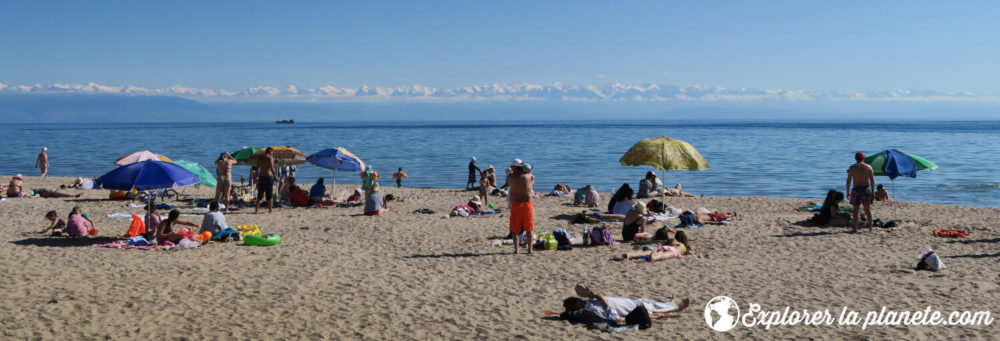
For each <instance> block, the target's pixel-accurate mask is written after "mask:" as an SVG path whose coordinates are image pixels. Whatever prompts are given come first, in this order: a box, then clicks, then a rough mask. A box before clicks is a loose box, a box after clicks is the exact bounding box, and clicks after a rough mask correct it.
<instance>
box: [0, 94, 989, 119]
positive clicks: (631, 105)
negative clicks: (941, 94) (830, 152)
mask: <svg viewBox="0 0 1000 341" xmlns="http://www.w3.org/2000/svg"><path fill="white" fill-rule="evenodd" d="M290 90H292V89H285V90H277V89H274V90H273V91H290ZM260 91H272V90H270V89H262V90H260ZM359 91H364V92H371V91H378V90H377V89H375V88H371V87H369V88H364V87H362V88H361V89H360V90H359ZM406 91H415V92H429V91H432V90H430V89H429V88H412V89H408V90H406ZM457 91H469V92H470V93H480V94H483V93H490V94H494V95H497V96H499V95H500V94H503V93H505V91H507V89H504V88H503V87H498V88H492V89H484V88H472V89H468V90H457ZM532 91H546V90H544V89H537V90H532ZM573 91H581V92H583V93H593V92H594V91H598V92H599V90H596V89H584V88H577V89H576V90H573ZM647 91H657V92H660V93H663V92H664V91H678V90H677V89H672V90H664V89H662V88H658V89H651V88H648V87H647V88H642V89H637V88H630V87H623V88H621V89H619V90H617V91H616V92H615V94H616V95H615V96H623V97H628V96H637V95H638V94H641V93H644V92H647ZM395 93H399V92H395ZM602 94H603V93H602ZM355 95H356V94H355ZM430 95H434V93H431V94H430ZM695 95H697V94H695ZM699 96H700V95H699ZM285 118H290V119H294V120H296V121H297V122H322V121H400V120H405V121H423V120H429V121H442V120H448V121H496V120H500V121H503V120H602V119H655V120H686V121H692V120H694V121H697V120H706V121H712V120H852V119H853V120H890V119H898V120H997V119H1000V106H998V105H997V104H996V103H992V102H987V103H980V102H928V101H898V102H897V101H839V100H820V101H801V102H773V101H770V102H769V101H749V102H747V101H713V102H698V101H624V100H623V101H614V100H609V101H564V100H493V101H474V100H470V101H445V102H426V101H374V102H372V101H368V102H365V101H355V102H316V103H311V102H257V101H234V102H212V101H210V102H203V101H198V100H194V99H192V98H190V97H177V96H164V95H123V94H114V95H113V94H21V93H2V94H0V122H3V123H32V122H163V121H184V122H224V121H240V122H251V121H256V122H273V121H274V120H277V119H285Z"/></svg>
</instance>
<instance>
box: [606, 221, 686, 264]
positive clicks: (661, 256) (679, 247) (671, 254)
mask: <svg viewBox="0 0 1000 341" xmlns="http://www.w3.org/2000/svg"><path fill="white" fill-rule="evenodd" d="M661 230H662V231H665V232H666V231H669V230H665V229H661ZM657 237H661V236H660V231H657ZM657 239H661V238H657ZM661 240H663V245H661V246H660V247H659V248H657V249H656V250H642V251H633V252H629V253H626V254H623V255H622V258H624V259H626V260H628V259H645V260H647V261H650V262H655V261H660V260H667V259H674V258H676V259H680V258H681V255H691V254H694V248H692V247H691V244H690V243H689V242H688V238H687V234H685V233H684V231H677V233H674V237H673V238H670V237H666V239H661Z"/></svg>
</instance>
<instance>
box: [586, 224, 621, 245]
mask: <svg viewBox="0 0 1000 341" xmlns="http://www.w3.org/2000/svg"><path fill="white" fill-rule="evenodd" d="M590 240H591V244H593V245H614V244H617V243H618V242H616V241H615V237H614V236H612V235H611V230H609V229H607V228H604V227H594V228H591V229H590Z"/></svg>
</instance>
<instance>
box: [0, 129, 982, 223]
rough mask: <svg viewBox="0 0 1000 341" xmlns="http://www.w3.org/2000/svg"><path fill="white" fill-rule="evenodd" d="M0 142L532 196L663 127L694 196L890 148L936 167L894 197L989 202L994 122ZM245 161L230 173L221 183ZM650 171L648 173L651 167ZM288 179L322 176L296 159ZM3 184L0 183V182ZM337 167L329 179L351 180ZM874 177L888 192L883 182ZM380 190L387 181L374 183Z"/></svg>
mask: <svg viewBox="0 0 1000 341" xmlns="http://www.w3.org/2000/svg"><path fill="white" fill-rule="evenodd" d="M0 132H2V134H3V136H4V137H5V138H4V140H5V146H6V148H4V152H3V155H4V156H3V159H2V160H3V162H0V174H7V175H10V174H15V173H24V174H25V175H38V171H37V170H36V169H33V168H32V167H33V164H34V159H35V156H36V155H37V153H38V151H39V150H40V148H41V147H43V146H46V147H48V148H49V160H50V163H51V166H52V169H51V170H50V173H49V174H50V175H53V176H99V175H102V174H104V173H105V172H108V171H110V170H112V169H113V168H114V166H113V164H112V162H113V161H114V160H116V159H117V158H118V157H120V156H122V155H124V154H128V153H131V152H134V151H138V150H145V149H148V150H151V151H153V152H157V153H161V154H164V155H167V156H169V157H171V158H173V159H184V160H192V161H196V162H199V163H201V164H202V165H204V166H206V168H209V169H211V170H213V171H214V166H212V162H213V161H214V160H215V159H216V158H217V157H218V155H219V153H220V152H222V151H229V152H232V151H235V150H237V149H240V148H241V147H243V146H268V145H288V146H292V147H296V148H298V149H300V150H302V151H303V152H305V153H306V154H311V153H314V152H316V151H319V150H321V149H324V148H328V147H335V146H341V147H345V148H347V149H348V150H350V151H352V152H353V153H354V154H356V155H358V156H359V157H361V158H362V159H363V160H364V161H365V162H366V163H368V164H371V165H374V166H375V167H376V170H378V171H379V172H380V173H381V174H383V178H386V179H388V178H389V177H390V176H389V175H390V174H392V173H393V172H395V171H396V168H397V167H404V169H405V171H406V172H407V173H409V175H410V177H409V179H407V180H406V181H405V182H404V185H405V186H409V187H430V188H461V187H463V186H464V185H465V181H466V176H467V167H466V166H467V164H468V162H469V158H470V157H472V156H476V157H477V158H478V159H479V162H477V164H478V165H479V166H480V167H482V168H485V167H486V166H488V165H490V164H493V165H495V166H496V167H497V169H498V176H499V181H500V182H501V183H502V182H503V181H504V180H503V170H502V169H503V168H504V167H505V166H506V165H508V164H510V162H511V160H512V159H514V158H520V159H523V160H525V161H526V162H529V163H531V164H533V165H534V173H535V176H536V178H537V180H536V187H535V191H536V192H547V191H549V190H551V188H552V186H554V185H555V184H556V183H558V182H562V183H566V184H568V185H570V187H572V188H579V187H582V186H584V185H587V184H593V185H595V186H597V188H598V190H600V191H602V192H604V191H610V190H612V189H613V188H615V187H617V186H620V185H621V184H622V183H625V182H627V183H629V184H631V185H632V186H633V187H634V188H637V186H638V182H639V180H640V179H641V178H642V176H643V174H645V172H646V171H649V170H653V169H652V168H651V167H624V166H621V165H619V163H618V159H619V158H620V157H621V156H622V154H623V153H625V151H627V150H628V149H629V147H630V146H632V144H634V143H635V142H636V141H638V140H639V139H641V138H647V137H656V136H670V137H673V138H678V139H682V140H685V141H688V142H690V143H691V144H692V145H694V146H695V147H696V148H697V149H698V150H699V151H700V152H701V154H702V155H703V156H704V157H705V158H706V159H707V160H708V162H709V165H710V168H709V169H708V170H705V171H669V172H667V173H666V176H665V178H664V179H663V180H664V182H665V183H666V184H667V185H670V186H672V185H673V184H675V183H678V182H679V183H682V184H683V186H684V190H685V191H686V192H690V193H694V194H699V195H700V194H704V195H707V196H780V197H801V198H822V197H823V196H824V195H825V193H826V191H827V190H828V189H831V188H832V189H837V190H843V189H844V182H845V180H846V169H847V167H848V166H850V165H851V164H852V163H853V156H854V153H855V152H857V151H863V152H865V153H866V154H871V153H874V152H879V151H882V150H885V149H888V148H896V149H900V150H903V151H906V152H908V153H912V154H915V155H919V156H922V157H924V158H926V159H928V160H931V161H933V162H935V163H937V164H938V166H939V167H940V168H938V169H937V170H935V171H921V172H918V175H917V178H916V179H911V178H899V179H896V180H898V181H896V183H895V192H896V196H897V197H898V198H899V199H900V200H907V201H923V202H933V203H944V204H957V205H970V206H1000V171H998V170H997V167H998V166H1000V153H997V151H998V141H1000V121H985V122H943V121H934V122H903V123H890V122H869V123H842V122H822V123H818V122H730V123H712V122H708V123H705V122H696V121H689V122H677V121H671V122H666V121H662V122H656V121H641V122H640V121H614V122H611V121H607V122H603V121H566V122H555V121H541V122H492V123H489V122H487V123H480V122H476V123H463V122H434V123H416V122H414V123H394V124H382V123H378V124H375V123H296V124H280V125H279V124H274V123H159V124H149V123H136V124H109V123H101V124H62V125H52V124H46V125H40V124H16V125H0ZM248 172H249V167H240V166H237V167H236V168H235V175H234V178H235V180H237V181H238V180H239V176H240V175H241V174H242V175H246V174H248ZM657 174H661V173H659V172H657ZM297 175H298V178H299V181H298V182H299V183H307V184H308V183H312V182H314V181H315V179H316V178H318V177H321V176H323V177H327V182H328V183H329V181H330V179H329V176H330V175H331V172H330V171H328V170H325V169H322V168H318V167H313V166H308V165H303V166H298V171H297ZM4 181H6V180H4ZM359 182H360V181H359V178H358V177H357V174H353V173H351V174H347V173H346V172H341V173H340V174H339V175H338V176H337V184H338V185H340V184H358V183H359ZM876 182H878V183H884V184H886V186H887V187H890V186H889V185H890V182H889V179H888V178H886V177H877V178H876ZM382 184H383V186H388V185H392V186H394V185H395V184H394V183H391V180H383V182H382Z"/></svg>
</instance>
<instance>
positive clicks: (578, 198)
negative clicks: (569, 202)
mask: <svg viewBox="0 0 1000 341" xmlns="http://www.w3.org/2000/svg"><path fill="white" fill-rule="evenodd" d="M586 195H587V188H586V187H584V188H581V189H578V190H576V193H575V194H574V195H573V205H583V202H584V198H585V197H586Z"/></svg>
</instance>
